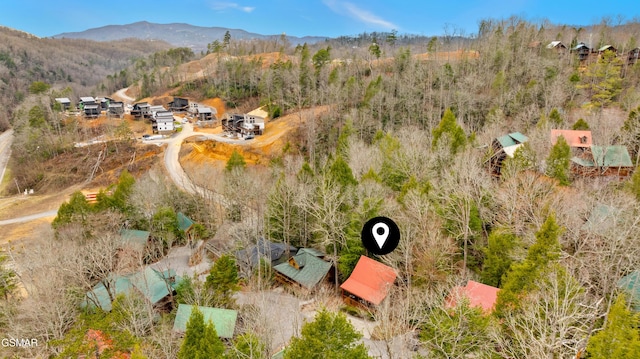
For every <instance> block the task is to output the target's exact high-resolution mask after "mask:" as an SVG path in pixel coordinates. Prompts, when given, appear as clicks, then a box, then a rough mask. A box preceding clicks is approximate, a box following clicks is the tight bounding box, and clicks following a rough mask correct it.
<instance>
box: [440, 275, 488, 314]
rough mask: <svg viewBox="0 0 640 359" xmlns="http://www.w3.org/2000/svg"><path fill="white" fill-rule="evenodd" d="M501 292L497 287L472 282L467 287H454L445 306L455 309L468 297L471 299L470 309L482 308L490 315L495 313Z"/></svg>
mask: <svg viewBox="0 0 640 359" xmlns="http://www.w3.org/2000/svg"><path fill="white" fill-rule="evenodd" d="M499 290H500V289H498V288H496V287H492V286H490V285H486V284H482V283H478V282H474V281H472V280H470V281H468V282H467V285H466V286H465V287H463V286H458V287H454V288H453V290H452V291H451V294H450V295H449V297H448V298H447V300H446V304H445V305H446V307H447V308H451V307H455V306H456V304H457V300H458V299H460V298H462V297H466V298H468V299H469V306H470V307H480V308H482V310H484V311H485V312H486V313H489V312H491V311H493V307H494V306H495V305H496V300H497V299H498V291H499Z"/></svg>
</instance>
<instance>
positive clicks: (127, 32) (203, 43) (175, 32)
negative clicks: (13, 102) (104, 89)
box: [53, 21, 327, 52]
mask: <svg viewBox="0 0 640 359" xmlns="http://www.w3.org/2000/svg"><path fill="white" fill-rule="evenodd" d="M227 31H229V33H230V34H231V38H232V39H236V40H251V39H258V40H268V39H275V38H279V37H280V36H282V34H277V35H262V34H256V33H251V32H248V31H245V30H242V29H229V28H225V27H203V26H195V25H190V24H185V23H170V24H157V23H152V22H148V21H138V22H134V23H131V24H126V25H106V26H102V27H98V28H93V29H88V30H85V31H81V32H66V33H62V34H58V35H55V36H53V37H54V38H70V39H87V40H94V41H114V40H122V39H126V38H138V39H142V40H162V41H166V42H168V43H169V44H171V45H173V46H176V47H189V48H191V49H192V50H193V51H194V52H199V51H206V50H207V44H209V43H211V42H213V41H215V40H219V41H222V40H223V38H224V34H225V33H226V32H227ZM325 39H327V37H322V36H306V37H303V38H299V37H295V36H288V35H287V40H289V42H290V43H291V44H293V45H297V44H301V43H304V42H307V43H315V42H318V41H324V40H325Z"/></svg>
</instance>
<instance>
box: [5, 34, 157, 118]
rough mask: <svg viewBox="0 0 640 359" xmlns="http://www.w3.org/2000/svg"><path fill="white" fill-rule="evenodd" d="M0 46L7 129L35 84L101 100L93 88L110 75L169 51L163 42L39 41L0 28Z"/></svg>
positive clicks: (129, 40) (132, 40) (32, 37)
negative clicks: (69, 89)
mask: <svg viewBox="0 0 640 359" xmlns="http://www.w3.org/2000/svg"><path fill="white" fill-rule="evenodd" d="M0 40H1V41H0V80H2V82H0V101H1V102H0V124H3V126H4V128H6V127H7V123H8V121H9V120H10V119H11V116H12V113H13V112H14V109H15V108H16V106H17V105H19V104H20V102H21V101H22V100H24V99H25V97H27V96H28V95H29V86H30V85H31V84H32V83H33V82H36V81H42V82H45V83H47V84H50V85H53V86H54V87H55V88H56V89H57V90H58V91H60V90H62V89H64V88H66V87H70V88H71V89H72V90H73V91H74V93H75V94H76V95H78V96H80V95H81V94H85V95H90V94H94V95H98V94H96V93H95V92H96V91H95V86H96V85H98V84H99V83H100V82H101V81H103V80H104V78H105V77H106V76H107V75H111V74H113V73H114V72H116V71H120V70H122V69H124V68H126V67H127V66H129V65H131V63H132V62H133V60H135V59H136V58H140V57H146V56H147V55H149V54H152V53H154V52H157V51H160V50H166V49H168V48H169V45H168V44H167V43H164V42H160V41H143V40H135V39H127V40H121V41H114V42H96V41H90V40H72V39H49V38H47V39H41V38H38V37H35V36H33V35H30V34H28V33H25V32H21V31H17V30H13V29H9V28H6V27H0ZM74 100H75V99H74Z"/></svg>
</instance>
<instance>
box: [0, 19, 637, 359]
mask: <svg viewBox="0 0 640 359" xmlns="http://www.w3.org/2000/svg"><path fill="white" fill-rule="evenodd" d="M457 35H458V34H448V36H441V37H434V38H431V39H425V41H424V42H422V43H420V42H417V41H408V40H407V42H405V43H404V46H403V45H402V44H400V43H399V42H398V36H399V35H398V34H396V33H394V32H392V33H386V34H375V35H374V36H371V35H362V36H361V38H360V39H358V38H341V39H335V40H331V41H327V42H324V43H318V44H314V45H299V46H295V47H293V46H288V47H285V46H282V43H281V44H274V43H272V42H265V43H255V42H254V43H251V44H247V43H243V42H241V41H235V40H234V39H233V38H230V39H228V41H227V42H225V43H218V44H215V46H211V51H210V53H209V54H206V55H204V56H203V57H202V58H196V57H197V55H194V54H189V56H186V57H184V58H182V57H181V59H180V61H177V60H176V61H174V62H172V63H170V64H167V63H166V62H164V61H158V65H157V66H156V65H155V63H154V61H153V60H152V59H153V58H154V57H153V56H152V57H149V58H147V60H146V61H145V62H144V66H142V65H140V64H141V63H140V62H138V63H137V64H138V66H137V69H136V71H142V69H144V70H145V71H146V72H144V74H142V75H141V76H137V77H135V78H133V77H131V78H129V77H128V78H126V79H122V78H119V75H112V76H111V77H109V78H108V79H106V80H105V83H104V86H105V88H112V89H115V88H117V87H119V86H125V85H126V86H129V85H130V86H131V88H132V89H134V91H138V93H137V94H136V95H138V97H142V95H143V94H144V96H145V97H147V96H148V97H149V98H154V96H166V95H167V94H172V95H179V96H188V97H189V98H190V99H193V100H197V101H203V100H206V99H212V98H216V97H218V98H221V99H222V100H224V102H225V104H226V106H227V108H228V109H234V110H236V109H242V110H243V111H244V110H245V109H250V108H253V107H256V105H261V106H264V108H265V109H267V110H268V113H269V120H268V121H269V123H271V124H278V123H279V122H278V121H289V123H288V125H290V127H291V128H294V130H292V131H290V132H288V133H286V134H284V135H282V137H283V139H284V140H283V142H284V144H283V145H282V148H270V151H269V153H268V154H267V153H266V151H265V153H262V154H261V156H256V158H257V159H253V160H252V161H251V164H249V163H248V162H249V161H245V158H243V156H242V154H241V152H242V151H233V153H232V154H230V155H229V156H227V157H226V158H224V159H222V160H221V159H220V158H211V159H210V162H204V161H203V160H202V161H200V162H195V161H193V158H194V157H196V156H199V155H201V154H202V153H206V151H209V150H211V149H215V148H216V146H221V145H220V143H217V142H216V141H214V140H203V139H199V138H196V139H193V142H192V143H188V144H187V143H183V144H182V150H181V153H180V155H181V165H182V166H183V167H184V169H185V171H186V172H187V175H188V177H189V178H190V180H191V181H193V182H194V183H196V184H197V185H198V186H199V187H198V188H200V190H198V191H193V192H194V193H193V194H189V193H187V192H185V191H182V190H180V189H179V188H178V187H177V186H183V185H184V184H180V183H173V182H172V180H171V179H170V178H169V176H167V175H166V172H164V170H163V169H162V168H160V166H158V167H156V168H152V169H151V170H150V171H148V172H147V173H145V174H142V175H138V176H137V177H134V176H132V175H131V174H130V173H129V172H128V171H126V169H127V167H128V166H127V165H126V164H124V165H123V166H122V171H121V172H120V177H119V180H118V181H117V182H116V183H114V184H113V186H112V187H110V188H109V189H108V190H107V189H105V190H104V191H102V192H101V193H100V194H99V195H98V197H97V200H96V203H88V202H87V200H86V198H85V196H84V195H83V194H82V193H80V192H76V193H75V194H74V195H73V196H72V197H71V198H70V199H69V200H68V201H67V202H66V203H64V204H63V205H62V206H61V207H60V210H59V211H58V215H57V217H56V219H55V220H54V221H53V224H52V226H53V231H52V232H53V234H52V235H51V238H40V239H38V240H35V239H34V240H33V241H32V243H31V245H30V247H29V250H20V249H16V248H8V249H5V253H6V257H4V258H11V260H12V261H13V263H15V267H9V266H8V265H4V264H3V263H2V262H1V261H0V269H2V277H0V278H4V282H0V284H2V285H3V286H2V287H1V288H2V292H0V294H2V295H3V296H4V299H0V304H1V306H0V329H1V330H2V331H3V332H6V333H8V335H10V336H11V337H14V338H37V339H38V341H39V343H46V345H44V344H42V345H38V346H35V347H29V348H3V349H6V350H7V351H8V352H9V353H10V355H18V356H24V355H25V354H24V353H28V355H27V356H34V357H35V356H37V355H41V356H52V357H60V358H67V357H79V356H82V355H94V353H95V352H96V350H99V351H100V353H102V354H101V357H102V355H104V356H106V357H109V356H111V357H118V356H120V355H123V354H131V357H136V358H142V357H148V358H176V357H177V358H192V357H196V356H198V355H200V356H201V357H222V356H223V355H226V357H229V358H269V357H271V355H273V354H274V353H276V352H278V351H280V350H281V349H283V348H285V350H284V354H283V355H284V357H285V358H305V357H308V355H309V353H322V354H321V355H323V356H324V357H336V358H337V357H343V356H344V355H348V357H353V358H367V357H384V358H410V357H425V358H494V357H497V358H614V357H627V358H634V357H639V356H640V345H639V344H638V341H639V340H640V337H639V335H640V334H639V332H638V325H639V324H640V323H639V322H638V317H637V315H635V314H634V313H636V310H637V308H638V307H637V303H638V302H637V301H638V300H640V297H638V292H637V283H636V281H637V276H638V275H640V274H639V272H637V271H638V270H640V249H639V248H640V246H639V245H638V244H639V237H638V233H639V231H640V223H639V222H638V214H639V211H640V172H638V171H636V167H637V166H636V165H637V163H638V156H639V154H640V151H638V148H639V147H638V146H640V122H639V121H640V115H639V113H640V88H639V80H640V61H638V62H635V63H634V62H633V61H630V60H629V56H628V54H629V53H632V50H634V49H636V48H637V47H638V44H637V40H636V39H638V38H639V37H640V24H638V23H629V24H624V25H622V24H620V25H618V26H613V24H611V21H610V20H608V19H605V20H603V21H602V22H601V23H600V24H596V25H593V26H591V27H589V28H588V29H581V28H573V27H568V26H565V27H559V26H551V25H548V24H535V23H530V22H527V21H524V20H522V19H520V18H516V17H514V18H510V19H507V20H485V21H482V22H481V24H480V26H479V30H478V33H477V34H476V35H475V36H473V37H472V38H465V39H462V38H459V37H458V36H457ZM362 39H367V40H366V41H364V40H362ZM589 39H590V40H589ZM552 41H560V42H562V43H563V44H564V45H565V49H562V48H554V47H551V46H548V44H551V43H552ZM589 41H590V42H589ZM580 42H589V43H586V45H588V46H589V47H590V48H592V49H594V50H593V51H590V52H589V53H588V55H587V56H585V57H584V59H580V58H579V57H578V54H577V53H575V52H572V51H570V50H569V49H570V48H573V47H575V46H577V45H578V44H579V43H580ZM354 44H357V45H354ZM606 45H611V46H613V48H614V49H615V51H613V49H611V48H605V47H606ZM261 48H262V49H266V50H267V51H268V52H269V53H266V52H265V53H263V52H260V51H258V50H257V49H261ZM599 50H600V51H599ZM176 51H177V50H176ZM175 53H176V52H173V54H175ZM167 54H168V53H167V52H161V53H159V55H157V56H158V58H162V59H165V60H166V59H167V58H171V56H169V55H167ZM191 58H194V60H193V61H189V62H186V63H182V62H183V61H182V60H185V61H186V59H188V60H191ZM135 66H136V65H134V68H135ZM129 73H130V72H129ZM313 109H318V111H309V110H313ZM123 123H124V122H123ZM23 126H30V124H28V121H26V120H23ZM39 126H41V128H42V127H43V126H44V127H46V126H48V125H47V124H44V123H40V124H39ZM268 130H269V128H266V130H265V136H266V135H267V134H268ZM552 130H575V131H583V132H580V134H581V135H580V137H578V138H577V139H576V141H573V139H571V138H565V137H558V138H552V135H551V133H552ZM587 131H589V132H588V136H587V135H586V134H584V135H583V133H587ZM52 133H53V132H52ZM565 133H566V132H565ZM508 134H511V135H513V136H512V137H510V139H508V141H511V142H513V143H514V144H515V143H517V145H518V148H517V149H514V150H513V152H510V153H506V150H505V151H503V152H504V156H502V157H498V156H499V155H500V154H501V153H502V152H500V151H502V150H503V149H506V146H504V147H496V146H497V145H496V144H497V143H500V141H499V140H497V139H499V138H501V137H502V138H504V137H503V136H505V135H508ZM523 138H524V139H523ZM494 140H495V141H494ZM516 140H517V141H519V142H516ZM246 142H249V141H246ZM587 143H588V144H589V145H587ZM598 146H600V147H598ZM611 146H616V147H615V148H616V151H617V149H619V148H624V149H625V151H628V154H629V158H628V160H629V161H628V163H627V162H624V164H618V165H614V164H613V162H615V161H613V160H618V159H619V158H613V160H612V159H611V158H610V157H607V153H606V152H607V151H609V150H608V149H609V148H613V147H611ZM274 147H275V146H274ZM105 148H106V147H105ZM238 148H240V149H252V147H251V145H250V144H247V145H239V147H238ZM597 148H605V149H606V150H604V152H605V153H603V154H601V155H598V154H597V150H596V149H597ZM611 153H613V150H611ZM203 156H204V155H203ZM198 158H202V157H198ZM607 158H608V159H607ZM625 159H626V157H625ZM190 161H192V162H190ZM589 161H590V162H589ZM220 162H222V163H220ZM616 163H617V162H616ZM589 166H591V167H589ZM176 185H177V186H176ZM376 216H387V217H390V218H392V219H393V220H395V222H396V223H397V224H398V227H399V228H400V232H401V241H400V245H399V247H398V249H397V250H395V251H394V252H392V253H390V254H388V255H384V256H375V255H372V254H370V253H367V251H366V250H365V248H364V247H363V246H362V243H361V238H360V231H361V229H362V226H363V224H364V223H365V222H366V221H367V220H368V219H370V218H373V217H376ZM185 218H187V219H189V221H191V222H192V223H191V222H189V221H187V220H186V219H185ZM185 223H187V224H186V225H185ZM189 223H191V225H192V226H190V225H189ZM123 229H128V230H137V231H144V232H145V233H147V234H146V235H147V237H146V242H144V249H142V250H140V251H138V252H135V251H133V250H131V249H130V248H129V249H126V248H125V249H123V247H121V244H120V243H121V242H118V240H117V239H118V238H121V237H122V236H123V234H122V233H123V232H122V230H123ZM200 240H202V242H200ZM265 240H266V241H271V242H274V243H276V244H278V245H279V247H277V248H290V247H288V246H294V247H296V248H307V249H308V252H306V253H298V254H297V255H296V256H294V257H291V258H289V257H290V256H289V254H291V256H293V255H294V254H295V253H290V251H291V249H283V250H282V252H283V253H286V254H284V257H283V258H282V260H281V261H280V262H275V261H274V262H272V260H273V258H272V255H274V253H275V252H276V251H274V250H272V249H270V250H268V252H269V254H268V255H266V256H265V257H264V258H262V259H260V258H259V257H260V256H259V255H258V254H256V255H255V259H254V260H251V259H249V260H243V257H242V256H241V253H242V252H241V251H242V250H246V251H248V252H249V253H251V252H250V251H251V250H252V248H254V249H255V248H256V247H253V246H254V245H255V246H257V245H258V244H259V243H264V241H265ZM177 249H181V250H184V251H186V253H187V255H186V256H185V258H188V262H189V268H190V269H189V270H190V272H189V274H188V275H184V276H181V275H180V274H178V276H176V273H175V270H176V268H171V265H174V263H175V262H171V261H167V255H171V254H173V253H175V252H174V251H175V250H177ZM255 250H257V251H259V249H255ZM318 252H319V253H320V254H321V255H318V256H317V258H315V257H314V258H313V259H310V258H311V257H309V256H311V255H312V254H309V253H318ZM130 253H133V254H130ZM313 256H315V255H313ZM361 256H368V257H370V258H372V259H374V260H375V261H377V262H380V263H382V264H384V265H386V266H388V267H389V268H390V271H391V272H393V273H395V274H396V276H397V277H396V279H395V282H394V283H393V285H389V286H387V287H384V286H383V288H382V289H380V288H378V289H379V290H380V291H381V292H383V298H386V299H384V300H381V302H380V303H379V304H377V303H376V304H373V302H372V301H371V300H367V299H366V298H361V300H360V301H358V299H357V298H355V299H354V297H348V299H347V301H346V302H345V301H343V298H342V295H343V293H344V292H343V291H341V290H340V289H339V285H340V284H342V283H344V282H345V281H346V280H347V279H348V278H350V277H351V275H352V274H353V272H354V269H355V268H356V264H357V263H358V261H359V260H360V258H361ZM321 257H322V259H320V258H321ZM249 258H252V257H251V255H249ZM301 258H304V259H301ZM245 259H246V258H245ZM315 260H317V261H326V262H328V263H330V264H331V265H327V266H326V268H329V267H331V269H330V270H329V272H327V273H330V274H328V275H327V276H326V277H323V278H325V279H326V281H322V282H320V283H319V284H318V285H317V286H308V285H307V282H303V281H301V282H299V283H301V285H296V284H295V280H287V279H286V278H285V279H282V278H283V277H282V275H281V272H279V271H278V270H276V269H274V268H278V266H281V265H282V264H284V265H287V263H289V264H291V263H293V264H291V267H292V268H295V269H296V270H300V269H301V268H304V267H305V265H306V264H308V263H313V262H312V261H315ZM208 261H210V262H212V263H210V262H208ZM307 261H308V262H307ZM184 262H185V263H186V262H187V259H184ZM199 263H204V264H207V263H208V265H207V266H206V268H205V269H204V270H203V269H201V267H198V265H199ZM185 266H186V264H185ZM323 266H324V265H319V267H323ZM13 268H15V270H14V269H13ZM151 268H153V269H155V270H156V271H154V272H149V270H150V269H151ZM307 268H308V267H307ZM385 268H386V267H385ZM171 269H173V270H174V272H173V276H172V275H171ZM291 270H293V269H291ZM165 272H166V273H167V275H166V277H164V281H163V280H162V279H160V280H159V282H161V283H162V285H160V286H159V287H160V290H161V291H162V292H163V293H164V292H166V293H165V294H164V296H163V297H162V298H163V299H162V300H161V301H155V302H154V301H152V300H150V298H152V297H153V296H151V295H149V293H148V292H147V291H145V290H144V289H143V290H139V291H130V292H127V293H125V294H123V290H122V289H121V288H122V287H118V286H119V285H121V283H122V282H121V281H125V280H128V281H130V283H131V286H136V285H137V284H136V283H139V282H136V280H139V276H140V273H144V274H145V275H149V276H156V275H160V274H157V273H165ZM153 273H156V274H153ZM325 274H326V273H325ZM163 275H164V274H163ZM118 278H119V279H118ZM123 278H124V279H123ZM305 279H308V278H305ZM470 281H471V282H470ZM474 282H475V283H474ZM20 283H22V284H20ZM474 285H475V286H477V287H480V288H485V289H487V288H490V289H489V290H490V291H491V293H493V294H494V297H493V300H492V301H491V302H490V303H489V304H488V305H486V306H485V304H486V303H484V302H482V303H480V304H479V303H478V302H477V301H476V299H477V298H473V297H472V298H466V299H465V298H464V296H463V295H461V293H464V291H465V288H467V289H468V288H469V287H472V286H474ZM131 286H130V287H131ZM461 287H464V288H461ZM477 287H476V288H477ZM119 288H120V289H119ZM18 289H22V293H21V292H20V291H19V290H18ZM156 289H158V287H157V286H156ZM174 289H175V291H174ZM98 292H99V293H100V295H101V297H99V295H98ZM92 303H93V304H92ZM191 305H193V306H194V307H191ZM92 306H93V309H94V310H87V308H92ZM195 306H200V308H201V309H196V307H195ZM97 307H100V308H102V309H100V308H97ZM214 309H215V310H214ZM216 310H227V311H216ZM233 311H235V312H233ZM336 312H339V313H336ZM185 313H187V314H185ZM234 313H235V314H234ZM209 315H211V316H215V317H216V318H218V319H217V320H219V321H221V322H226V321H228V320H231V321H233V325H234V327H232V329H231V330H230V332H231V333H228V331H229V326H225V325H222V326H221V325H219V323H220V322H217V323H208V322H207V319H205V318H209V317H208V316H209ZM234 315H236V316H237V321H236V316H234ZM347 315H348V318H349V320H346V316H347ZM229 318H231V319H229ZM214 322H215V320H214ZM303 322H305V324H304V325H303V324H302V323H303ZM214 324H215V325H214ZM354 327H356V328H357V330H356V329H354ZM363 328H364V329H363ZM183 333H184V334H183ZM327 333H338V334H336V335H327ZM219 337H222V339H220V338H219ZM98 344H104V345H103V346H102V345H98ZM96 348H98V349H96Z"/></svg>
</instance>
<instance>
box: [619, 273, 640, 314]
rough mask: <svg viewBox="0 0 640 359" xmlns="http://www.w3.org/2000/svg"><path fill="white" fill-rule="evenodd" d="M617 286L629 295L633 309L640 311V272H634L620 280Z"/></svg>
mask: <svg viewBox="0 0 640 359" xmlns="http://www.w3.org/2000/svg"><path fill="white" fill-rule="evenodd" d="M617 285H618V288H620V289H622V290H624V291H625V292H626V293H627V294H628V295H629V297H630V299H631V304H632V306H633V309H634V310H635V311H640V271H637V270H636V271H633V272H631V273H629V274H628V275H626V276H624V277H622V278H620V280H618V283H617Z"/></svg>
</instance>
